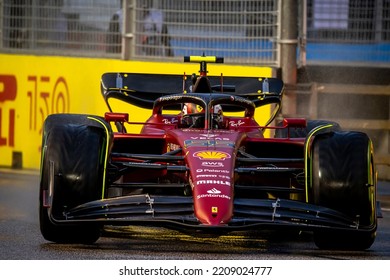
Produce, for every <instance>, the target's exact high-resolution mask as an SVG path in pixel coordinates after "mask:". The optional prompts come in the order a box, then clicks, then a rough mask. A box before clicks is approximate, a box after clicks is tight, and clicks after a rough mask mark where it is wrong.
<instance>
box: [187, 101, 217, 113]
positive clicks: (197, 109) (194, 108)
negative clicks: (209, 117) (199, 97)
mask: <svg viewBox="0 0 390 280" xmlns="http://www.w3.org/2000/svg"><path fill="white" fill-rule="evenodd" d="M203 111H204V110H203V107H202V106H200V105H197V104H194V103H185V104H184V105H183V109H182V114H183V115H189V114H196V113H202V112H203ZM213 113H214V114H217V115H223V111H222V106H221V105H219V104H217V105H215V106H214V107H213Z"/></svg>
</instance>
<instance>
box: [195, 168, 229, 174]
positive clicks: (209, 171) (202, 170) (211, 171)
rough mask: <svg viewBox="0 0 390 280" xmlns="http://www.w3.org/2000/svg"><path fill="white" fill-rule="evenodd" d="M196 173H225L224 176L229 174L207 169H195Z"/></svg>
mask: <svg viewBox="0 0 390 280" xmlns="http://www.w3.org/2000/svg"><path fill="white" fill-rule="evenodd" d="M196 172H197V173H202V172H205V173H225V174H229V173H230V172H229V170H224V169H222V170H220V169H208V168H204V169H202V168H199V169H196Z"/></svg>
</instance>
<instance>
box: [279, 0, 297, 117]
mask: <svg viewBox="0 0 390 280" xmlns="http://www.w3.org/2000/svg"><path fill="white" fill-rule="evenodd" d="M281 2H282V3H281V7H280V10H281V33H280V40H279V44H280V45H281V48H280V61H281V70H282V80H283V81H284V83H285V84H286V85H288V86H291V88H294V86H295V85H296V83H297V45H298V5H297V1H296V0H283V1H281ZM282 110H283V114H285V115H295V114H296V94H295V92H294V90H291V91H286V96H285V98H284V100H283V109H282Z"/></svg>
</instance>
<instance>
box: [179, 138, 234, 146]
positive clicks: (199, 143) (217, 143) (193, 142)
mask: <svg viewBox="0 0 390 280" xmlns="http://www.w3.org/2000/svg"><path fill="white" fill-rule="evenodd" d="M210 146H213V147H230V148H234V147H235V144H234V142H233V141H229V140H210V139H207V140H203V139H198V140H197V139H193V140H184V147H185V148H188V147H210Z"/></svg>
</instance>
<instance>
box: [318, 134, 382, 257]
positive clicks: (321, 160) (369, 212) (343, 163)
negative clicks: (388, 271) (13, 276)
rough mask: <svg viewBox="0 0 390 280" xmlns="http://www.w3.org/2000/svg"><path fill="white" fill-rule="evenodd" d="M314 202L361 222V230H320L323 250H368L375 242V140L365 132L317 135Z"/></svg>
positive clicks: (319, 240) (319, 235) (320, 243)
mask: <svg viewBox="0 0 390 280" xmlns="http://www.w3.org/2000/svg"><path fill="white" fill-rule="evenodd" d="M311 202H312V203H314V204H316V205H319V206H325V207H328V208H331V209H334V210H337V211H340V212H342V213H343V214H345V215H347V216H349V217H350V218H351V219H356V220H359V230H351V229H349V230H337V231H336V230H333V231H332V230H316V231H314V242H315V244H316V245H317V247H319V248H321V249H349V250H365V249H368V248H369V247H370V246H371V245H372V244H373V242H374V240H375V235H376V228H377V218H376V208H375V207H376V175H375V168H374V163H373V150H372V143H371V140H370V139H369V138H368V136H367V135H366V134H365V133H362V132H334V133H325V134H322V135H321V134H320V135H317V136H315V138H314V140H313V143H312V185H311Z"/></svg>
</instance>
